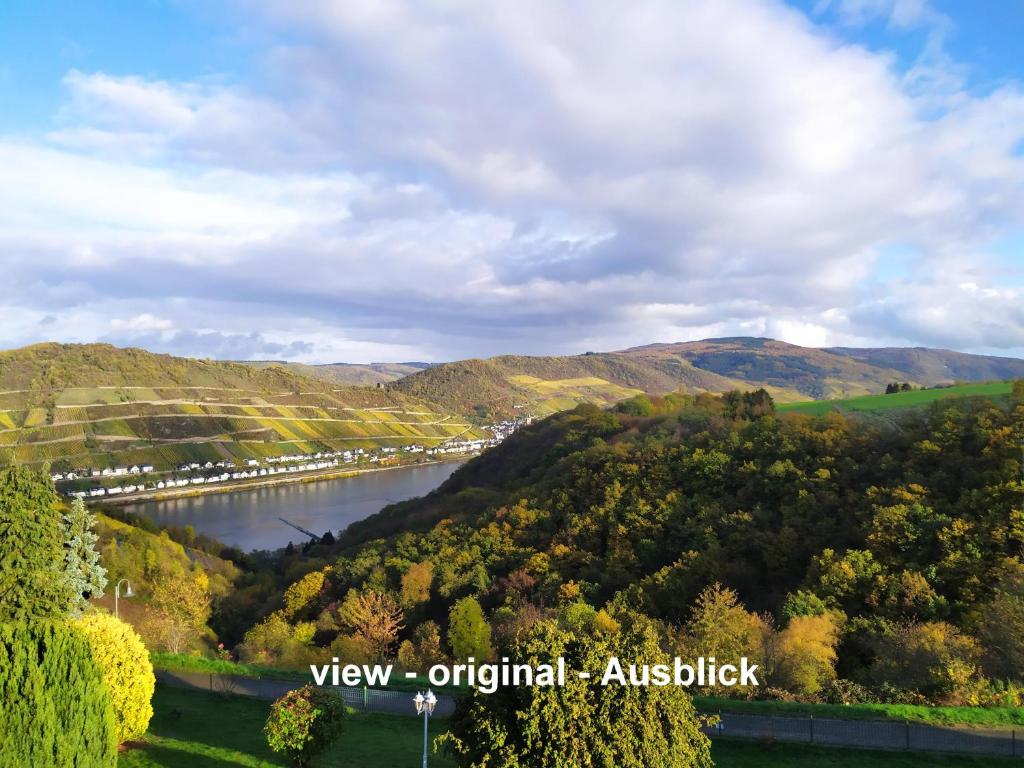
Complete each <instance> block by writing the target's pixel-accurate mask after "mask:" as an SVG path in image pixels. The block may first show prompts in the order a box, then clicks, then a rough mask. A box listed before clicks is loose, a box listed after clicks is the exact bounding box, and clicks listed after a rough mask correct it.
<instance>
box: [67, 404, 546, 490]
mask: <svg viewBox="0 0 1024 768" xmlns="http://www.w3.org/2000/svg"><path fill="white" fill-rule="evenodd" d="M531 421H532V418H531V417H521V418H518V419H514V420H508V421H502V422H499V423H497V424H492V425H490V426H489V427H487V429H488V430H489V431H490V432H491V434H492V435H493V437H492V438H489V439H479V440H449V441H448V442H446V443H442V444H441V445H438V446H435V447H433V448H427V447H425V446H423V445H419V444H413V445H406V446H402V447H401V448H397V447H393V446H388V447H382V448H378V449H377V450H376V451H369V452H368V451H366V450H365V449H363V448H353V449H351V450H344V451H320V452H318V453H310V454H288V455H285V456H270V457H267V458H265V459H264V461H265V462H266V464H267V465H269V466H262V465H261V464H260V461H259V460H257V459H248V460H247V461H246V462H245V465H246V467H247V468H246V469H243V470H237V468H236V465H235V462H233V461H231V460H230V459H224V460H221V461H216V462H214V461H206V462H197V461H193V462H186V463H183V464H180V465H178V467H177V472H176V473H175V475H174V477H173V478H171V479H168V480H160V481H158V482H156V483H144V482H140V483H135V484H129V485H115V486H112V487H109V488H91V489H88V490H82V491H74V492H71V493H69V494H68V496H77V497H79V498H99V497H109V496H121V495H124V494H129V493H142V492H144V491H162V490H165V489H170V488H184V487H187V486H190V485H209V484H211V483H223V482H228V481H231V480H247V479H252V478H259V477H271V476H274V475H280V474H287V473H290V472H310V471H315V470H321V469H330V468H332V467H337V466H339V465H340V464H341V463H345V464H350V463H352V462H355V461H357V460H359V459H367V460H369V461H370V462H371V463H377V462H380V461H381V460H382V459H385V458H387V457H389V456H394V455H396V454H398V453H399V452H402V453H412V454H416V453H423V454H425V455H427V456H438V455H446V454H459V453H475V452H478V451H482V450H484V449H485V448H488V447H491V446H494V445H497V444H498V443H500V442H501V441H502V440H504V439H505V438H507V437H508V436H509V435H511V434H512V433H514V432H515V431H516V430H518V429H520V428H521V427H522V426H524V425H526V424H529V423H530V422H531ZM217 470H220V471H219V472H217ZM153 471H154V470H153V465H151V464H141V465H132V466H130V467H112V468H106V469H81V470H73V471H70V472H65V473H61V472H57V473H54V474H53V475H52V479H53V481H54V482H60V481H69V480H80V479H88V478H92V477H97V478H105V477H124V476H132V475H145V474H149V473H151V472H153ZM185 472H188V473H196V472H202V473H205V474H189V475H188V476H185V477H181V476H180V474H179V473H185ZM211 473H212V474H211Z"/></svg>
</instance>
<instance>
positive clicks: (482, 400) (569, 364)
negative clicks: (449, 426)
mask: <svg viewBox="0 0 1024 768" xmlns="http://www.w3.org/2000/svg"><path fill="white" fill-rule="evenodd" d="M680 387H682V388H684V389H686V390H687V391H689V392H725V391H728V390H730V389H743V388H746V385H745V384H744V383H743V382H740V381H737V380H735V379H729V378H728V377H725V376H721V375H719V374H717V373H715V372H712V371H703V370H700V369H698V368H696V367H695V366H693V365H691V364H690V363H688V362H687V361H685V360H671V359H667V358H666V359H660V360H645V359H642V358H639V357H637V358H631V357H629V356H628V355H625V354H622V353H618V352H608V353H588V354H585V355H573V356H565V357H525V356H518V355H504V356H501V357H492V358H488V359H486V360H461V361H459V362H454V363H442V364H440V365H436V366H433V367H431V368H428V369H426V370H423V371H420V372H419V373H416V374H413V375H412V376H406V377H405V378H402V379H399V380H397V381H395V382H392V383H390V384H388V385H386V388H387V389H388V390H390V391H393V392H400V393H403V394H405V395H410V396H414V397H418V398H421V399H423V400H426V401H429V402H433V403H438V405H439V406H441V407H443V408H444V409H445V410H449V411H454V412H456V413H459V414H461V415H462V416H464V417H466V418H470V419H474V420H476V421H478V422H483V421H491V420H495V419H500V418H509V417H511V416H515V415H517V414H529V415H532V416H538V417H539V416H547V415H550V414H552V413H556V412H558V411H564V410H568V409H570V408H573V407H575V406H576V405H578V404H580V403H593V404H595V405H600V406H605V405H611V404H612V403H615V402H617V401H619V400H623V399H625V398H627V397H632V396H633V395H636V394H639V393H641V392H652V393H661V392H671V391H673V390H676V389H679V388H680ZM773 394H775V395H776V396H778V397H779V398H780V399H782V400H791V399H800V396H799V394H798V393H797V392H795V391H787V390H784V389H781V388H775V391H774V392H773Z"/></svg>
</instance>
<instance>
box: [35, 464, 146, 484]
mask: <svg viewBox="0 0 1024 768" xmlns="http://www.w3.org/2000/svg"><path fill="white" fill-rule="evenodd" d="M152 471H153V465H152V464H133V465H132V466H130V467H107V468H105V469H73V470H71V471H70V472H54V473H53V474H52V475H50V479H51V480H53V482H55V483H59V482H61V481H67V480H83V479H86V478H89V477H127V476H128V475H145V474H147V473H149V472H152Z"/></svg>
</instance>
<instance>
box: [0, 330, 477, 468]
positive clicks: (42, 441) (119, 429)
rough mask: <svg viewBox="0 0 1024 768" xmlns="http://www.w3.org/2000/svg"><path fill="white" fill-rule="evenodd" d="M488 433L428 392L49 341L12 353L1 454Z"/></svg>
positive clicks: (0, 407) (193, 450)
mask: <svg viewBox="0 0 1024 768" xmlns="http://www.w3.org/2000/svg"><path fill="white" fill-rule="evenodd" d="M460 435H462V436H467V437H468V436H473V437H480V436H483V433H482V432H480V431H479V430H478V429H475V428H473V427H471V426H470V424H469V423H468V422H467V421H466V420H464V419H459V418H456V417H454V416H453V415H451V414H450V413H442V412H438V411H437V410H436V408H434V407H432V406H430V405H427V404H425V403H423V402H422V401H420V400H418V399H417V398H414V397H410V396H407V395H403V394H401V393H396V392H389V391H385V390H382V389H378V388H376V387H332V386H331V385H330V384H328V383H326V382H323V381H319V380H316V379H310V378H308V377H304V376H300V375H298V374H296V373H294V372H292V371H288V370H285V369H283V368H278V367H267V368H262V369H257V368H253V367H250V366H246V365H241V364H236V363H223V362H213V361H203V360H190V359H185V358H176V357H171V356H169V355H154V354H152V353H149V352H146V351H144V350H138V349H117V348H115V347H111V346H108V345H59V344H42V345H36V346H32V347H26V348H24V349H21V350H13V351H10V352H2V353H0V450H6V451H9V452H13V455H14V457H15V458H16V459H17V460H19V461H22V462H28V463H40V462H43V461H49V462H53V463H54V466H55V467H56V468H73V467H74V468H77V467H95V468H103V467H112V466H126V465H130V464H153V465H154V467H155V468H156V469H157V470H158V471H159V470H161V469H169V468H171V467H173V466H176V465H177V464H180V463H182V462H185V461H219V460H222V459H231V460H235V461H236V462H237V461H240V460H245V459H250V458H260V457H266V456H275V455H283V454H294V453H313V452H316V451H321V450H344V449H350V448H375V447H378V446H400V445H408V444H413V443H419V444H422V445H427V446H429V445H435V444H438V443H440V442H442V441H444V440H447V439H450V438H452V437H456V436H460Z"/></svg>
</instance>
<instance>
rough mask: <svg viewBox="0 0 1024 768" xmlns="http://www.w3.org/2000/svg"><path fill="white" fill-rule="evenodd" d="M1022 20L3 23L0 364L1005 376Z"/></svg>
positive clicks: (118, 13) (757, 9)
mask: <svg viewBox="0 0 1024 768" xmlns="http://www.w3.org/2000/svg"><path fill="white" fill-rule="evenodd" d="M1022 28H1024V0H976V2H964V1H962V0H960V1H954V0H931V1H929V0H793V1H792V2H790V3H789V4H788V5H787V4H784V3H782V2H780V1H778V0H723V1H722V2H719V3H714V4H708V3H700V2H696V0H693V1H692V2H689V1H687V0H650V1H649V2H646V3H643V4H639V5H637V6H636V7H634V8H626V7H625V6H623V5H622V4H612V3H582V2H580V3H575V4H574V3H569V4H560V5H558V6H553V5H551V4H548V3H543V2H539V1H535V0H524V1H522V2H512V0H493V1H492V2H487V3H469V2H448V3H443V4H441V3H429V2H422V3H412V2H403V1H402V0H380V2H361V1H360V0H345V1H344V2H342V1H340V0H339V1H338V2H335V1H334V0H310V2H308V3H301V4H296V3H289V2H285V0H237V1H236V2H222V3H203V2H198V1H193V0H183V1H182V2H175V1H173V0H135V1H129V0H117V1H114V0H111V1H110V2H82V1H79V2H71V1H70V0H61V1H59V2H58V1H56V0H55V1H53V2H29V0H10V2H6V3H4V4H2V5H0V105H2V107H3V108H2V109H0V266H3V267H4V272H5V274H6V277H7V281H8V284H9V286H10V288H9V290H8V291H5V297H4V299H2V300H0V301H2V302H6V304H2V305H0V311H2V312H3V314H4V317H5V318H7V320H6V321H5V323H4V324H3V326H0V346H3V347H10V346H17V345H21V344H25V343H31V342H34V341H40V340H44V339H57V340H62V341H96V340H101V341H109V342H112V343H117V344H137V345H140V346H146V347H148V348H151V349H156V350H161V351H169V352H174V353H178V354H190V355H200V356H207V355H209V356H214V357H274V358H280V357H287V358H293V359H299V360H305V361H311V362H317V361H319V362H327V361H335V360H349V361H370V360H399V359H428V360H429V359H434V360H441V359H451V358H456V357H465V356H477V355H489V354H498V353H505V352H518V353H568V352H579V351H584V350H588V349H614V348H621V347H625V346H630V345H635V344H642V343H649V342H653V341H674V340H685V339H695V338H703V337H708V336H721V335H740V334H743V335H769V336H775V337H777V338H782V339H785V340H788V341H792V342H794V343H802V344H810V345H858V346H867V345H918V344H921V345H928V346H943V347H951V348H956V349H964V350H971V351H982V352H990V353H995V354H1006V355H1016V356H1019V355H1024V311H1022V309H1021V306H1022V305H1024V301H1022V300H1021V299H1022V293H1024V152H1022V148H1024V58H1022V57H1021V56H1020V55H1019V42H1018V40H1017V39H1015V36H1016V34H1019V30H1020V29H1022Z"/></svg>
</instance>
